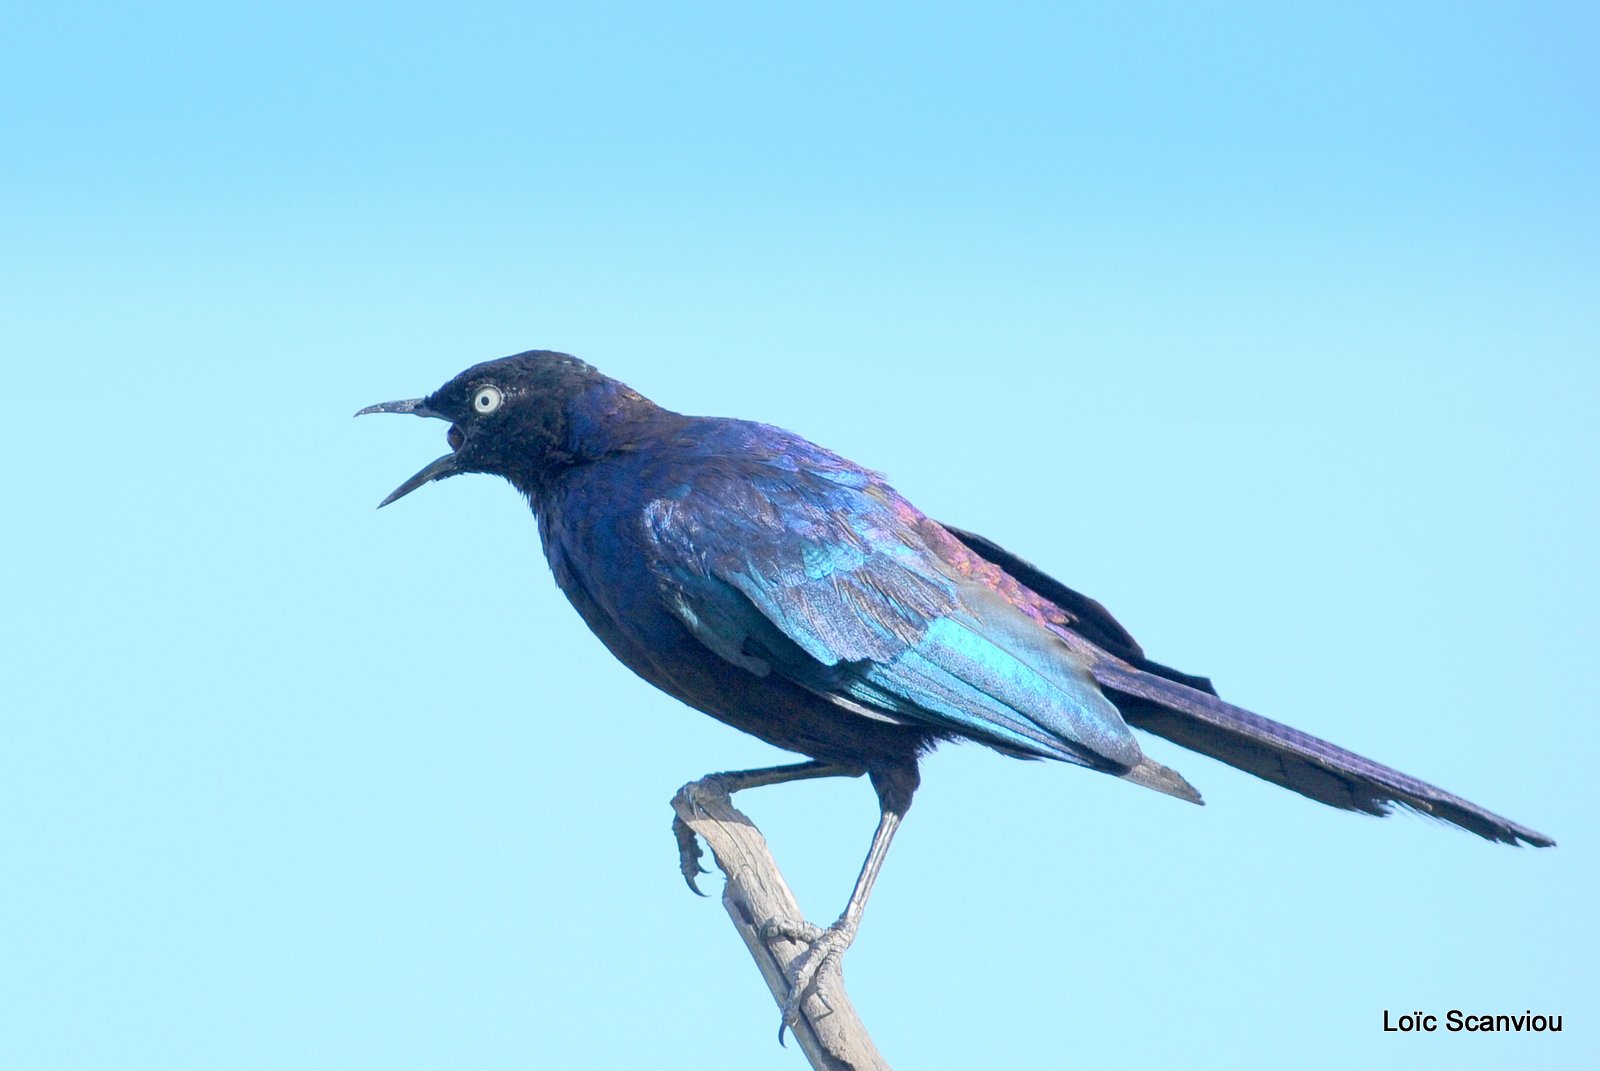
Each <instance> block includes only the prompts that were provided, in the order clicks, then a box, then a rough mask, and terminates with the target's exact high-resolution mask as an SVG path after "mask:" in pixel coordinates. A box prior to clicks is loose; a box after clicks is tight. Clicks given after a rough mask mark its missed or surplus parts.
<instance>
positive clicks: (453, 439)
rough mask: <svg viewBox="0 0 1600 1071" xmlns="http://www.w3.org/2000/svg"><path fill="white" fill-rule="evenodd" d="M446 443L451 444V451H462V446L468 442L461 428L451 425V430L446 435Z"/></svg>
mask: <svg viewBox="0 0 1600 1071" xmlns="http://www.w3.org/2000/svg"><path fill="white" fill-rule="evenodd" d="M444 441H445V442H447V443H449V444H450V449H451V450H460V449H461V444H462V443H463V442H465V441H466V438H465V436H463V435H462V434H461V429H460V428H459V427H457V426H456V425H454V424H451V425H450V430H449V431H447V432H445V433H444Z"/></svg>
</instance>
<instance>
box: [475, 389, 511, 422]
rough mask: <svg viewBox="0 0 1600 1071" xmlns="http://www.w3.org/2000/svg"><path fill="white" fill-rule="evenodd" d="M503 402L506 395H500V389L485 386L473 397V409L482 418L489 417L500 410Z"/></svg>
mask: <svg viewBox="0 0 1600 1071" xmlns="http://www.w3.org/2000/svg"><path fill="white" fill-rule="evenodd" d="M503 400H504V395H502V394H501V393H500V388H499V387H496V386H492V385H490V384H484V385H483V386H481V387H479V388H478V393H476V394H474V395H473V396H472V408H473V409H474V410H476V411H477V412H478V414H479V415H480V416H483V415H487V414H489V413H492V412H494V411H495V410H496V409H499V408H500V403H501V401H503Z"/></svg>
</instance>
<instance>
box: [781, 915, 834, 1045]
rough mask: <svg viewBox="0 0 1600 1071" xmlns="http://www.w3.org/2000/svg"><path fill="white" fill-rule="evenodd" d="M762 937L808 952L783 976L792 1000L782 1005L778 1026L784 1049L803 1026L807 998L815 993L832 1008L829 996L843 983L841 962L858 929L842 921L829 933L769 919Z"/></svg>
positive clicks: (799, 923)
mask: <svg viewBox="0 0 1600 1071" xmlns="http://www.w3.org/2000/svg"><path fill="white" fill-rule="evenodd" d="M761 936H762V937H763V938H765V939H766V940H768V941H771V940H775V939H781V940H788V941H798V942H801V943H803V944H805V945H806V950H805V951H804V952H801V953H800V954H799V955H798V956H796V957H795V958H794V959H792V960H790V961H789V966H788V967H787V968H786V969H785V970H784V972H783V973H784V978H785V980H786V981H787V982H788V983H789V996H788V997H787V999H785V1000H784V1002H783V1014H782V1018H781V1020H780V1021H779V1023H778V1044H780V1045H782V1044H783V1035H784V1033H785V1032H786V1031H788V1030H790V1029H792V1028H793V1027H794V1026H795V1025H796V1024H798V1023H799V1022H800V1005H801V1004H802V1003H803V1002H804V1001H805V999H806V997H807V996H809V995H810V994H812V993H815V994H816V996H817V999H818V1000H820V1001H822V1003H823V1005H824V1006H828V1007H831V1006H832V1005H831V1003H830V1001H829V1000H828V996H829V994H830V993H832V992H833V988H834V984H835V983H837V982H838V981H839V980H840V976H841V973H842V972H841V970H840V959H841V957H842V956H843V955H844V951H845V949H847V948H849V947H850V943H851V942H852V941H854V940H855V938H856V927H855V926H854V925H852V924H850V923H847V922H846V921H845V920H843V919H840V920H839V921H838V922H835V923H834V924H833V925H832V926H829V927H828V928H827V929H822V928H821V927H820V926H815V925H813V924H812V923H809V922H806V921H805V920H803V919H802V920H799V921H795V920H790V919H768V920H767V921H766V922H765V923H763V924H762V926H761Z"/></svg>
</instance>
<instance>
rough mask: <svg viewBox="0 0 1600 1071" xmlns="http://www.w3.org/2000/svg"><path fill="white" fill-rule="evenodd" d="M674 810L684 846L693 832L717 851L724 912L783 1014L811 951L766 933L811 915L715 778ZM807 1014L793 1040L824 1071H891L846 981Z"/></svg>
mask: <svg viewBox="0 0 1600 1071" xmlns="http://www.w3.org/2000/svg"><path fill="white" fill-rule="evenodd" d="M672 809H673V811H675V812H676V813H677V816H678V822H677V823H674V828H675V829H677V830H678V835H679V838H680V844H681V843H682V840H683V837H684V835H685V833H684V829H683V828H682V827H687V830H688V831H690V832H691V833H692V834H695V835H698V836H699V837H700V838H701V839H702V840H704V841H705V842H706V844H707V845H708V846H709V847H710V848H711V855H712V858H713V859H715V860H716V863H717V866H718V868H720V869H721V870H722V872H723V874H724V875H726V876H727V881H726V883H725V884H724V885H723V889H722V906H723V907H724V908H726V909H727V912H728V917H729V918H731V919H732V920H733V925H734V928H735V929H736V930H738V931H739V936H740V937H741V938H743V939H744V944H745V947H746V948H747V949H748V950H749V951H750V956H751V958H752V959H754V960H755V962H756V967H757V968H758V969H759V970H760V971H761V977H763V978H765V979H766V982H767V988H768V989H770V990H772V996H773V999H774V1000H776V1001H777V1002H778V1007H780V1008H782V1007H783V1004H784V1001H785V1000H786V999H788V996H789V983H788V980H787V979H786V977H785V974H784V972H785V970H786V969H787V968H788V966H789V963H790V962H791V961H792V960H793V959H794V958H795V957H796V956H798V955H800V953H802V952H804V951H805V947H806V946H805V945H803V944H801V943H799V942H797V941H790V940H786V939H784V938H782V937H775V938H765V937H763V936H762V935H761V934H762V929H763V927H764V926H766V924H767V923H769V922H776V921H786V922H793V921H796V920H799V919H803V918H805V915H804V914H803V913H802V912H801V910H800V905H799V903H798V902H796V900H795V898H794V893H792V892H790V891H789V885H788V883H787V882H785V881H784V880H783V875H782V874H781V873H779V871H778V864H777V862H776V861H775V860H774V859H773V858H772V853H771V852H770V851H768V849H767V840H766V838H765V837H763V836H762V835H761V831H760V830H759V829H757V828H756V827H755V824H754V823H753V822H751V821H750V819H749V818H747V817H745V816H744V815H743V814H741V813H740V812H739V811H738V810H737V809H736V808H735V807H734V806H733V801H732V799H730V798H729V795H728V792H727V790H726V788H725V787H724V786H723V785H722V784H721V783H719V781H718V780H717V778H716V777H715V776H712V777H707V778H703V779H702V780H699V781H691V782H689V783H688V784H687V785H684V786H683V787H682V788H681V789H679V790H678V794H677V795H676V796H674V797H673V798H672ZM679 823H681V824H682V825H681V826H680V825H679ZM691 869H692V868H691ZM800 1014H801V1018H800V1021H799V1022H798V1023H796V1024H795V1025H794V1037H795V1040H796V1041H797V1042H798V1043H799V1045H800V1049H801V1051H802V1052H804V1053H805V1055H806V1059H807V1060H809V1061H810V1062H811V1066H812V1067H814V1068H816V1069H817V1071H889V1065H888V1063H886V1062H885V1061H884V1059H883V1057H882V1056H881V1055H880V1054H879V1053H878V1049H877V1047H876V1046H875V1045H873V1043H872V1038H871V1037H870V1036H869V1035H868V1034H867V1028H866V1027H865V1026H864V1025H862V1022H861V1019H860V1017H859V1016H858V1015H856V1010H855V1008H854V1007H853V1006H852V1005H851V1004H850V1000H849V998H848V997H847V996H846V995H845V992H844V982H843V978H842V976H841V977H840V979H839V981H838V982H837V984H835V985H832V986H830V987H829V989H828V992H827V997H826V999H824V998H823V997H822V996H820V995H819V994H817V993H815V992H813V993H811V994H810V995H809V996H807V997H806V999H805V1000H804V1001H803V1002H802V1003H801V1006H800Z"/></svg>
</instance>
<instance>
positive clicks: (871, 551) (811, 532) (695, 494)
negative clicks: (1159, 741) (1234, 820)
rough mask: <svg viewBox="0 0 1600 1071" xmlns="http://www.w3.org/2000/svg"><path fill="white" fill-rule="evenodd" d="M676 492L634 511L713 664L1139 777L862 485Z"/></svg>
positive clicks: (999, 601)
mask: <svg viewBox="0 0 1600 1071" xmlns="http://www.w3.org/2000/svg"><path fill="white" fill-rule="evenodd" d="M681 490H682V493H681V494H678V495H676V496H674V497H667V498H660V499H656V500H654V501H652V502H650V503H649V504H648V506H647V507H646V510H645V517H644V525H645V531H646V535H647V538H648V539H649V540H650V541H651V542H652V543H653V545H654V547H653V549H654V552H655V561H656V573H657V577H658V579H659V581H660V584H661V588H662V593H663V595H664V597H665V598H666V600H667V602H668V604H669V605H671V606H672V608H673V610H674V611H675V612H676V613H677V615H678V617H679V618H680V619H681V620H682V621H683V623H684V624H685V626H686V627H687V628H688V629H689V630H690V632H691V633H692V634H693V635H695V636H696V637H697V638H698V639H699V640H700V641H701V642H702V643H703V644H705V646H706V647H708V648H709V649H711V650H712V651H714V652H715V653H716V654H718V655H719V656H721V657H722V658H724V659H726V660H727V661H729V662H731V663H733V664H735V665H738V666H740V667H742V668H744V669H746V670H748V671H750V672H753V673H758V674H764V673H768V672H771V673H778V674H782V675H783V676H785V677H787V678H789V679H791V680H793V681H794V682H795V683H797V684H799V685H801V686H802V687H805V688H807V689H809V690H811V691H812V692H815V693H817V694H819V695H822V696H824V697H826V698H829V699H831V700H833V701H835V702H836V703H838V704H839V705H840V706H841V707H843V708H845V709H848V710H852V711H855V712H857V713H864V714H867V715H869V716H874V717H881V718H887V719H889V720H893V721H898V722H902V723H907V724H917V725H921V726H923V727H926V728H928V729H930V730H932V731H934V732H937V733H943V734H949V735H956V736H964V737H968V738H971V739H975V740H978V741H980V742H982V743H986V744H989V745H991V746H994V747H997V748H1000V749H1002V750H1005V751H1008V752H1013V753H1018V754H1024V755H1033V756H1043V757H1051V758H1058V759H1064V760H1066V761H1069V762H1075V763H1079V764H1081V765H1086V766H1092V767H1095V768H1098V769H1104V770H1108V771H1111V772H1115V773H1121V774H1127V772H1128V771H1129V770H1130V769H1133V768H1136V767H1145V768H1152V767H1154V764H1151V763H1148V761H1147V760H1145V759H1144V758H1143V755H1142V754H1141V753H1140V751H1139V748H1138V745H1137V743H1136V742H1135V741H1134V739H1133V735H1132V733H1131V732H1129V730H1128V728H1127V726H1126V725H1125V724H1124V722H1123V720H1122V717H1121V715H1120V714H1119V713H1118V712H1117V710H1116V708H1115V707H1114V706H1113V705H1112V704H1111V702H1110V701H1109V700H1107V699H1106V698H1105V696H1104V695H1102V694H1101V692H1100V689H1099V687H1098V686H1097V685H1096V684H1095V682H1094V680H1093V678H1092V676H1091V675H1090V674H1089V671H1088V668H1087V666H1086V665H1085V664H1084V663H1083V661H1082V660H1081V659H1080V658H1079V657H1078V656H1077V655H1075V654H1074V653H1073V652H1072V651H1071V650H1070V649H1069V648H1068V647H1067V646H1066V645H1065V644H1063V643H1061V642H1060V641H1059V639H1058V638H1056V637H1055V636H1054V635H1052V634H1051V633H1050V632H1049V631H1048V630H1046V629H1044V628H1042V627H1041V626H1040V625H1039V623H1038V622H1036V621H1035V620H1033V619H1031V618H1030V617H1028V616H1027V615H1026V614H1025V613H1024V612H1023V611H1021V610H1020V609H1018V608H1017V607H1016V606H1014V605H1012V604H1011V603H1009V602H1008V601H1006V600H1005V599H1004V598H1003V597H1002V596H1001V595H999V594H998V593H996V592H995V591H993V590H991V589H990V588H988V587H985V586H984V585H982V584H979V583H975V582H973V581H972V580H971V579H970V578H966V577H962V576H961V575H959V574H958V573H957V572H955V571H953V570H951V569H950V568H949V567H948V565H947V563H944V562H942V561H941V560H940V559H939V557H938V556H937V555H935V554H934V553H932V552H931V551H930V550H929V549H928V547H927V546H926V545H925V544H924V543H923V541H922V540H921V538H920V537H919V535H918V532H917V525H918V524H919V523H922V522H925V518H923V517H922V516H921V515H920V514H918V513H917V512H916V511H915V510H914V509H912V508H911V507H910V506H909V505H907V504H906V503H905V502H904V501H903V500H901V499H899V498H898V496H895V495H894V493H893V492H892V491H890V490H888V489H887V488H886V487H883V486H882V485H880V484H878V483H876V482H875V481H873V480H872V478H871V477H870V476H869V475H867V474H864V473H861V472H860V471H859V470H840V471H827V470H823V471H821V472H817V471H803V472H798V473H797V472H767V473H765V474H763V475H758V476H755V477H752V475H751V474H749V473H741V474H740V476H739V478H737V479H733V478H728V479H702V480H699V481H697V482H696V483H695V484H694V485H693V486H692V487H687V486H686V487H684V488H682V489H681ZM1173 777H1174V778H1175V777H1176V775H1173ZM1133 779H1135V780H1139V779H1140V778H1138V777H1134V778H1133ZM1176 783H1177V784H1181V779H1177V782H1176ZM1152 787H1158V788H1163V790H1168V791H1175V794H1178V795H1185V796H1188V795H1192V789H1187V786H1183V789H1184V790H1186V791H1183V790H1176V789H1174V787H1173V786H1172V785H1170V784H1169V785H1167V786H1162V785H1152Z"/></svg>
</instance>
